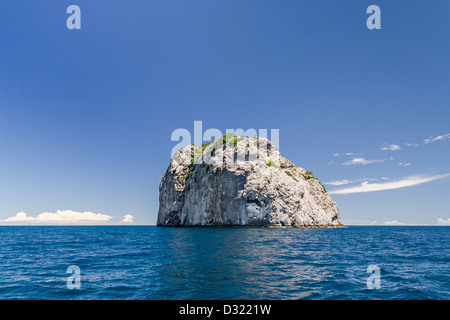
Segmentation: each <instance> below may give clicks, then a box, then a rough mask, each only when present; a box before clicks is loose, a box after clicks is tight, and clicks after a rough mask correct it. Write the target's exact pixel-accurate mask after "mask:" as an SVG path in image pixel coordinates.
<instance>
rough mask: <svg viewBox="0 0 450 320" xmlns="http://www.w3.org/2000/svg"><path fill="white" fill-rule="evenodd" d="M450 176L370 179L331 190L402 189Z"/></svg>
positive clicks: (354, 191) (342, 192)
mask: <svg viewBox="0 0 450 320" xmlns="http://www.w3.org/2000/svg"><path fill="white" fill-rule="evenodd" d="M449 176H450V173H447V174H441V175H436V176H430V177H418V176H411V177H406V178H404V179H401V180H397V181H390V182H383V183H369V182H368V181H364V182H363V183H361V185H359V186H355V187H349V188H343V189H338V190H334V191H330V194H351V193H362V192H373V191H382V190H393V189H400V188H405V187H412V186H416V185H419V184H422V183H426V182H430V181H434V180H438V179H443V178H446V177H449Z"/></svg>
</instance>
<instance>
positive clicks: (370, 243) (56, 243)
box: [0, 226, 450, 300]
mask: <svg viewBox="0 0 450 320" xmlns="http://www.w3.org/2000/svg"><path fill="white" fill-rule="evenodd" d="M449 244H450V228H449V227H419V226H417V227H416V226H415V227H409V226H408V227H407V226H399V227H394V226H390V227H362V226H350V227H348V228H340V229H258V228H158V227H154V226H123V227H122V226H120V227H119V226H102V227H99V226H95V227H93V226H89V227H73V226H71V227H56V226H52V227H50V226H48V227H38V226H33V227H12V226H9V227H0V299H446V300H447V299H449V298H450V278H449V262H450V248H449ZM70 265H77V266H79V268H80V270H81V279H80V281H81V288H80V289H79V290H78V289H72V290H70V289H68V287H67V277H69V276H70V275H71V274H69V273H66V271H67V267H68V266H70ZM369 265H376V266H378V267H379V268H380V288H379V289H368V288H367V279H368V277H369V276H370V274H369V273H367V268H368V266H369Z"/></svg>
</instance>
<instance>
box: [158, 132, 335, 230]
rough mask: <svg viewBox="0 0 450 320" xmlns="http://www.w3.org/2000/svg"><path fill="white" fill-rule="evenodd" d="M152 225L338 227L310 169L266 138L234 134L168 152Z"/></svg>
mask: <svg viewBox="0 0 450 320" xmlns="http://www.w3.org/2000/svg"><path fill="white" fill-rule="evenodd" d="M157 225H158V226H173V227H175V226H181V227H182V226H186V227H187V226H250V227H316V228H327V227H343V224H342V222H341V219H340V217H339V210H338V207H337V205H336V203H335V202H334V200H333V199H332V198H331V196H330V195H329V194H328V193H327V191H326V189H325V187H324V186H323V185H322V184H321V183H320V182H319V180H318V179H317V178H316V177H314V175H313V173H312V172H310V171H307V170H305V169H303V168H300V167H298V166H296V165H294V164H293V163H292V162H290V161H289V160H287V159H285V158H284V157H282V156H281V155H280V152H279V150H278V147H277V146H276V145H275V144H274V143H272V142H271V141H270V140H268V139H266V138H262V137H257V136H254V137H250V138H247V137H244V136H237V135H235V134H228V135H226V136H223V137H222V138H220V139H217V140H215V141H213V142H211V143H206V144H203V145H201V146H195V145H189V146H186V147H184V148H182V149H180V150H179V151H178V152H177V153H176V154H175V155H174V157H173V158H172V160H171V162H170V164H169V167H168V168H167V170H166V172H165V174H164V175H163V177H162V180H161V183H160V186H159V212H158V221H157Z"/></svg>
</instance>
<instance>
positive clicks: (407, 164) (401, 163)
mask: <svg viewBox="0 0 450 320" xmlns="http://www.w3.org/2000/svg"><path fill="white" fill-rule="evenodd" d="M398 165H399V166H400V167H409V166H410V165H411V162H407V163H403V162H399V163H398Z"/></svg>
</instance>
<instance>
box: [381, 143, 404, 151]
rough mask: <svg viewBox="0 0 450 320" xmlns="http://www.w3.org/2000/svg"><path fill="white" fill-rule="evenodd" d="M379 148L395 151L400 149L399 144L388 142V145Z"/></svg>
mask: <svg viewBox="0 0 450 320" xmlns="http://www.w3.org/2000/svg"><path fill="white" fill-rule="evenodd" d="M381 150H388V151H397V150H402V148H401V147H400V146H399V145H396V144H390V145H388V146H385V147H381Z"/></svg>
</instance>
